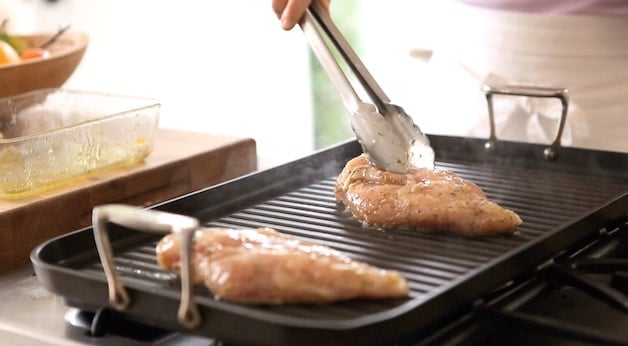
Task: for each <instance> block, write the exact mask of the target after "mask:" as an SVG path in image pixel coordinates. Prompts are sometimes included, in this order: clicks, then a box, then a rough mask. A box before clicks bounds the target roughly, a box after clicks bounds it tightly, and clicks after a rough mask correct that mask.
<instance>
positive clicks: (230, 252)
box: [156, 228, 408, 304]
mask: <svg viewBox="0 0 628 346" xmlns="http://www.w3.org/2000/svg"><path fill="white" fill-rule="evenodd" d="M179 239H180V238H179V237H178V236H175V235H168V236H165V237H164V238H162V239H161V241H160V242H159V243H158V244H157V248H156V253H157V262H158V263H159V265H160V266H161V267H162V268H163V269H165V270H168V271H171V272H174V273H178V272H179V268H180V257H179V251H180V240H179ZM192 258H193V262H194V280H195V282H196V283H204V284H205V286H206V287H207V288H208V289H209V290H210V291H212V292H213V293H214V294H215V296H216V298H218V299H224V300H228V301H232V302H239V303H259V304H283V303H316V304H321V303H329V302H334V301H339V300H347V299H354V298H365V299H379V298H399V297H406V296H407V295H408V284H407V282H406V280H405V279H404V278H402V277H401V276H400V275H399V274H398V273H397V272H395V271H388V270H382V269H378V268H375V267H373V266H370V265H368V264H366V263H362V262H358V261H355V260H352V259H351V258H349V257H347V256H344V255H343V254H341V253H339V252H337V251H335V250H333V249H331V248H329V247H326V246H323V245H317V244H314V243H312V242H308V241H304V240H301V239H298V238H296V237H293V236H289V235H286V234H281V233H279V232H277V231H275V230H272V229H268V228H258V229H228V228H205V229H201V230H198V231H196V233H195V234H194V254H193V257H192Z"/></svg>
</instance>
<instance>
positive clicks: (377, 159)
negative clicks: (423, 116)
mask: <svg viewBox="0 0 628 346" xmlns="http://www.w3.org/2000/svg"><path fill="white" fill-rule="evenodd" d="M299 25H300V26H301V29H302V30H303V33H304V34H305V36H306V38H307V40H308V42H309V44H310V48H311V49H312V51H313V52H314V54H315V55H316V57H317V59H318V60H319V62H320V63H321V66H322V67H323V69H324V70H325V72H326V73H327V75H328V76H329V78H330V79H331V81H332V83H333V84H334V86H335V87H336V90H337V91H338V93H339V94H340V97H341V99H342V101H343V103H344V106H345V108H346V109H347V111H348V112H349V115H350V118H351V127H352V129H353V132H354V133H355V135H356V138H357V139H358V141H359V142H360V144H361V145H362V150H363V151H364V152H365V153H366V154H368V155H369V157H370V159H371V161H373V163H375V164H376V165H377V166H379V167H380V168H381V169H384V170H387V171H391V172H395V173H406V172H407V171H408V167H409V166H415V167H425V168H429V169H434V150H433V149H432V147H431V146H430V142H429V140H428V138H427V136H426V135H425V134H423V132H421V130H420V129H419V127H418V126H416V125H415V124H414V122H413V121H412V118H411V117H410V116H409V115H408V114H406V112H405V111H404V110H403V108H401V107H399V106H397V105H394V104H391V103H390V99H389V98H388V96H386V94H385V93H384V91H383V90H382V88H381V87H380V86H379V85H378V84H377V82H376V81H375V79H374V78H373V76H372V75H371V74H370V73H369V71H368V70H367V69H366V66H364V64H363V63H362V61H361V60H360V58H359V57H358V55H357V54H356V53H355V51H354V50H353V48H351V45H349V43H348V41H347V40H346V39H345V38H344V36H343V35H342V34H341V33H340V31H339V30H338V28H337V27H336V25H335V24H334V23H333V21H332V20H331V17H330V16H329V14H328V13H327V11H326V10H325V9H324V8H323V7H322V6H321V5H320V4H319V3H317V2H316V1H313V2H312V4H311V5H310V6H309V8H308V9H307V10H306V13H305V14H304V15H303V18H302V19H301V21H300V23H299ZM324 35H325V36H327V38H328V40H329V41H330V43H331V45H333V46H334V48H335V49H336V50H337V52H338V53H339V55H340V56H341V57H342V58H343V59H344V61H345V63H346V64H347V65H348V67H349V68H350V69H351V71H352V72H353V74H354V75H355V77H356V79H357V80H358V81H359V82H360V83H361V85H362V87H363V89H364V91H365V92H366V93H367V94H368V96H369V98H370V99H371V101H372V102H373V104H370V103H365V102H363V101H362V100H361V99H360V97H359V96H358V95H357V93H356V92H355V90H354V89H353V87H352V85H351V83H350V82H349V80H348V79H347V77H346V76H345V74H344V72H343V70H342V69H341V68H340V66H339V65H338V62H337V61H336V59H335V58H334V56H333V55H332V53H331V52H330V50H329V46H328V44H327V43H326V42H325V39H324V37H325V36H324Z"/></svg>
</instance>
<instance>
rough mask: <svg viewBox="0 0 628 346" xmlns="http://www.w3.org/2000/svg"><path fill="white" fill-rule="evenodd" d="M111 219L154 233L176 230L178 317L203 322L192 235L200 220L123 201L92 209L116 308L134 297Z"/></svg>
mask: <svg viewBox="0 0 628 346" xmlns="http://www.w3.org/2000/svg"><path fill="white" fill-rule="evenodd" d="M109 222H112V223H116V224H119V225H121V226H125V227H129V228H133V229H136V230H140V231H146V232H150V233H158V234H168V233H174V234H177V235H178V236H179V237H181V244H182V246H181V255H180V256H181V303H180V305H179V311H178V313H177V319H178V321H179V323H180V324H181V325H183V326H184V327H186V328H194V327H196V326H198V325H199V324H200V322H201V316H200V313H199V311H198V307H197V306H196V304H195V303H194V300H193V293H192V265H191V261H190V260H191V252H192V247H193V237H192V236H193V234H194V231H195V230H197V229H198V228H199V222H198V220H197V219H195V218H192V217H188V216H184V215H178V214H171V213H166V212H163V211H157V210H148V209H140V208H138V207H133V206H128V205H121V204H107V205H102V206H97V207H95V208H94V210H93V211H92V223H93V226H94V239H95V240H96V248H97V250H98V256H99V257H100V261H101V263H102V265H103V269H104V270H105V275H106V277H107V285H108V288H109V302H110V303H111V305H113V307H115V308H116V309H118V310H121V311H123V310H126V308H127V307H128V306H129V305H130V304H131V298H130V297H129V294H128V293H127V291H126V289H125V288H124V284H123V283H122V281H121V280H120V277H119V276H118V274H117V272H116V269H115V265H114V263H113V251H112V249H111V242H110V240H109V232H108V230H107V224H108V223H109Z"/></svg>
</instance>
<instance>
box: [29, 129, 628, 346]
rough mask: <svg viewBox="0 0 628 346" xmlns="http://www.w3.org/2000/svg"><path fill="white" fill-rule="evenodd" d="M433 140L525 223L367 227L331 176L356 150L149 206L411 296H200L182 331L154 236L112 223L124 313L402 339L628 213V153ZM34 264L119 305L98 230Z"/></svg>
mask: <svg viewBox="0 0 628 346" xmlns="http://www.w3.org/2000/svg"><path fill="white" fill-rule="evenodd" d="M430 139H431V141H432V143H433V146H434V148H435V150H436V152H437V156H436V157H437V158H439V159H440V160H439V161H438V162H437V167H438V168H446V169H451V170H453V171H455V172H456V173H458V174H459V175H460V176H462V177H464V178H466V179H469V180H471V181H473V182H475V183H476V184H478V185H479V186H480V187H481V188H482V189H483V190H484V191H485V192H486V194H487V195H488V196H489V198H491V199H492V200H494V201H496V202H498V203H500V204H501V205H503V206H505V207H507V208H511V209H513V210H515V211H516V212H517V213H519V215H520V216H521V218H522V219H523V221H524V222H523V224H522V225H521V226H520V227H519V228H518V229H517V230H516V231H515V232H514V233H513V234H509V235H503V236H496V237H463V236H458V235H455V234H448V233H442V232H438V233H434V232H418V231H412V230H370V229H365V228H363V227H362V226H361V225H360V224H359V223H358V222H356V221H355V220H354V219H353V218H352V217H351V216H350V215H349V214H348V213H347V212H346V211H345V210H344V208H343V207H342V206H339V205H338V204H337V203H336V201H335V199H334V196H333V187H334V183H335V178H336V175H337V174H338V173H339V172H340V170H341V169H342V167H343V166H344V164H345V163H346V161H347V160H349V159H350V158H352V157H354V156H356V155H358V154H359V153H360V147H359V145H358V144H357V143H356V142H354V141H349V142H346V143H342V144H340V145H338V146H335V147H332V148H329V149H326V150H323V151H320V152H318V153H315V154H314V155H312V156H309V157H306V158H304V159H301V160H298V161H295V162H292V163H289V164H286V165H283V166H279V167H277V168H274V169H271V170H267V171H263V172H259V173H254V174H251V175H249V176H245V177H242V178H239V179H236V180H233V181H230V182H227V183H224V184H221V185H218V186H214V187H209V188H207V189H204V190H202V191H198V192H195V193H193V194H189V195H186V196H183V197H181V198H178V199H174V200H171V201H167V202H165V203H163V204H160V205H158V206H155V207H154V208H156V209H159V210H164V211H169V212H175V213H180V214H185V215H189V216H194V217H197V218H199V220H201V222H202V223H203V224H204V225H207V226H224V227H261V226H266V227H271V228H274V229H276V230H278V231H280V232H284V233H288V234H293V235H296V236H299V237H304V238H307V239H310V240H314V241H317V242H319V243H322V244H325V245H328V246H331V247H333V248H335V249H338V250H340V251H342V252H344V253H346V254H348V255H350V256H351V257H353V258H355V259H358V260H362V261H366V262H368V263H370V264H373V265H376V266H379V267H382V268H387V269H394V270H398V271H400V272H401V273H402V275H403V276H404V277H406V278H407V279H408V281H409V283H410V288H411V294H410V298H409V299H398V300H382V301H364V300H354V301H348V302H342V303H336V304H330V305H321V306H317V305H314V306H312V305H285V306H247V305H239V304H232V303H227V302H221V301H216V300H214V299H213V298H212V296H211V295H210V294H209V292H208V291H207V290H205V289H204V288H203V287H197V288H196V292H195V294H196V302H197V304H199V308H200V311H201V315H202V318H203V321H202V323H201V325H200V326H199V327H198V328H196V329H194V330H185V329H184V328H183V327H181V326H180V325H179V324H178V323H177V320H176V311H177V307H178V304H179V297H180V293H179V281H178V279H177V277H176V276H175V275H172V274H169V273H165V272H163V271H161V270H160V269H159V268H158V266H157V264H156V262H155V256H154V247H155V244H156V242H157V241H158V239H159V238H158V237H155V236H154V235H148V234H146V233H142V232H137V231H130V230H127V229H124V228H122V227H116V226H114V227H112V229H111V239H112V244H113V245H112V246H113V248H114V253H115V255H114V260H115V263H116V267H117V270H118V272H119V274H120V275H121V278H122V280H123V282H124V283H125V287H126V288H127V289H128V291H129V294H130V296H131V299H132V303H131V306H130V307H129V308H128V310H127V311H126V312H127V313H128V315H129V316H130V317H131V318H133V319H138V320H140V321H143V322H145V323H149V324H154V325H158V326H161V327H165V328H170V329H174V330H182V331H186V332H190V333H196V334H200V335H205V336H209V337H212V338H216V339H219V340H224V341H230V342H235V343H249V344H286V345H287V344H300V345H303V344H329V343H351V344H381V343H388V342H394V341H398V340H402V339H403V338H405V337H406V336H408V335H410V334H413V333H417V332H420V331H421V330H422V329H424V328H427V327H429V326H430V325H432V324H434V323H437V322H438V321H439V320H441V319H444V318H447V316H449V315H451V314H453V313H455V312H456V311H458V310H460V309H465V308H468V307H470V306H471V304H473V301H474V300H476V299H479V298H481V297H482V295H485V294H487V293H488V292H490V291H491V290H493V289H496V288H497V287H499V286H501V285H504V284H506V283H507V282H508V281H510V280H513V279H514V278H516V277H517V276H518V275H522V274H525V273H527V272H530V271H533V270H534V269H535V268H536V267H537V266H539V265H541V264H542V263H543V262H544V261H547V260H548V259H550V258H551V257H552V256H554V255H556V254H557V253H558V252H559V251H561V250H564V249H565V248H566V247H568V246H569V245H570V244H573V243H575V242H577V241H579V240H582V239H583V238H586V237H588V236H590V235H591V234H593V233H595V232H598V230H599V229H600V228H603V227H604V226H605V225H606V224H607V223H609V222H612V221H613V220H616V219H618V218H621V217H622V216H625V215H626V214H627V212H628V174H627V173H626V172H627V171H628V156H627V155H625V154H620V153H609V152H600V151H591V150H582V149H572V148H562V149H561V152H560V156H559V159H558V160H557V161H555V162H548V161H547V160H545V159H544V158H543V155H542V151H543V147H542V146H539V145H534V144H523V143H511V142H499V143H497V144H498V145H497V146H496V147H494V149H493V151H486V150H485V149H484V145H483V144H484V143H483V141H481V140H476V139H468V138H457V137H443V136H431V137H430ZM31 259H32V262H33V265H34V268H35V271H36V274H37V276H38V279H39V280H40V282H41V283H42V284H43V285H44V286H45V287H46V288H47V289H49V290H50V291H52V292H54V293H57V294H59V295H61V296H62V297H63V298H64V300H65V302H66V304H68V305H70V306H76V307H79V308H83V309H87V310H92V311H96V310H97V309H100V308H104V307H108V306H110V305H109V303H108V300H107V297H108V296H107V286H106V280H105V276H104V273H103V271H102V266H101V265H100V262H99V260H98V255H97V252H96V248H95V243H94V239H93V234H92V230H91V228H86V229H83V230H79V231H76V232H73V233H70V234H67V235H64V236H61V237H58V238H56V239H52V240H50V241H48V242H46V243H44V244H42V245H40V246H39V247H38V248H37V249H35V250H34V251H33V253H32V255H31Z"/></svg>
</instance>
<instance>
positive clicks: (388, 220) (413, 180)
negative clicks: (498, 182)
mask: <svg viewBox="0 0 628 346" xmlns="http://www.w3.org/2000/svg"><path fill="white" fill-rule="evenodd" d="M335 195H336V199H337V200H338V201H339V202H342V203H343V204H344V205H345V206H346V207H347V208H348V209H349V211H351V213H352V214H353V215H355V217H356V218H357V219H358V220H360V221H362V222H363V223H364V224H365V225H366V226H370V227H384V228H411V229H439V230H448V231H453V232H457V233H461V234H465V235H489V234H498V233H505V232H510V231H512V230H513V229H514V228H515V227H517V226H518V225H520V224H521V218H519V216H518V215H517V214H516V213H515V212H513V211H511V210H508V209H504V208H502V207H501V206H499V205H497V204H496V203H494V202H492V201H489V200H488V199H487V198H486V195H485V194H484V192H483V191H482V190H481V189H480V188H479V187H478V186H477V185H475V184H473V183H472V182H469V181H466V180H464V179H462V178H460V177H459V176H457V175H456V174H455V173H454V172H451V171H446V170H430V169H426V168H412V169H410V170H409V171H408V173H407V174H397V173H392V172H388V171H382V170H380V169H378V168H376V167H375V166H374V165H372V164H371V163H370V161H369V159H368V157H367V156H366V155H364V154H363V155H360V156H358V157H356V158H353V159H352V160H350V161H349V162H347V164H346V165H345V167H344V169H343V171H342V172H341V173H340V175H339V176H338V179H337V181H336V186H335Z"/></svg>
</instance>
